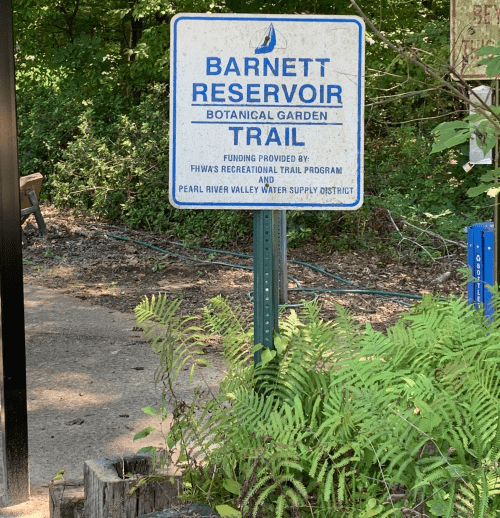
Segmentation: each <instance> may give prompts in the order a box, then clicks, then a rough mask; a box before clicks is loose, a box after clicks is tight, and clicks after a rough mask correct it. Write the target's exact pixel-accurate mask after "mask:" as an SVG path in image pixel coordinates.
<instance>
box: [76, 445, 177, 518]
mask: <svg viewBox="0 0 500 518" xmlns="http://www.w3.org/2000/svg"><path fill="white" fill-rule="evenodd" d="M151 464H152V463H151V455H148V454H130V455H124V456H123V457H112V458H106V459H99V460H88V461H86V462H85V464H84V467H83V478H84V486H85V506H84V513H85V514H84V516H85V518H137V517H138V516H142V515H144V514H147V513H151V512H153V511H159V510H162V509H169V508H170V507H172V506H173V505H175V504H176V503H178V501H177V498H176V497H177V495H178V494H179V492H180V491H181V484H182V480H181V477H180V476H174V477H173V479H174V481H173V483H171V481H170V478H172V477H169V478H166V479H165V480H161V481H159V482H150V483H147V484H144V485H141V486H140V487H138V489H136V490H135V491H134V492H133V493H132V494H130V489H132V488H133V487H134V486H135V485H136V484H137V481H138V476H140V475H149V474H150V473H151ZM127 474H131V475H132V477H128V476H127Z"/></svg>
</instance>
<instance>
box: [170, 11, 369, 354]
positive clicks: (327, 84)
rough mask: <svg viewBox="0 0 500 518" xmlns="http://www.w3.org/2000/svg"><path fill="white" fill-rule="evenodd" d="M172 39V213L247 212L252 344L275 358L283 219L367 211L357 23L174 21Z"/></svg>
mask: <svg viewBox="0 0 500 518" xmlns="http://www.w3.org/2000/svg"><path fill="white" fill-rule="evenodd" d="M170 34H171V38H172V40H171V46H170V78H171V82H170V119H169V120H170V174H169V198H170V203H171V204H172V205H173V206H174V207H176V208H178V209H226V210H252V211H254V343H255V344H262V346H263V347H264V349H263V350H265V348H267V349H273V333H274V331H275V330H277V328H278V307H279V306H278V304H279V303H282V304H286V303H288V293H287V271H286V245H285V243H286V241H285V239H286V238H285V236H286V213H285V211H287V210H299V211H306V210H307V211H309V210H357V209H359V208H360V207H361V206H362V204H363V124H364V115H363V114H364V41H365V31H364V24H363V20H361V19H360V18H358V17H356V16H347V15H338V16H317V15H307V16H305V15H300V16H299V15H271V14H268V15H250V14H217V15H212V14H198V13H179V14H177V15H176V16H174V17H173V18H172V21H171V24H170ZM214 34H217V38H214ZM261 353H262V351H260V352H257V353H256V354H255V355H254V361H255V363H259V361H261V359H262V354H261Z"/></svg>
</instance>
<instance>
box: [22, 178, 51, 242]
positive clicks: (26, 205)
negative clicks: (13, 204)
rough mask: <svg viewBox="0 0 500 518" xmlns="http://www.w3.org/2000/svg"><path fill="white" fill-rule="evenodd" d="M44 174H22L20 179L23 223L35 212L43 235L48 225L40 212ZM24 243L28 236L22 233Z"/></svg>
mask: <svg viewBox="0 0 500 518" xmlns="http://www.w3.org/2000/svg"><path fill="white" fill-rule="evenodd" d="M42 181H43V176H42V175H41V174H40V173H34V174H30V175H28V176H22V177H21V180H20V192H21V225H22V224H23V223H24V222H25V221H26V220H27V219H28V218H29V216H30V214H34V215H35V218H36V222H37V224H38V228H39V229H40V233H41V234H42V236H45V235H46V234H47V227H46V226H45V221H44V220H43V216H42V213H41V212H40V205H39V203H38V197H39V196H40V189H41V188H42ZM22 241H23V244H26V237H25V236H24V232H23V233H22Z"/></svg>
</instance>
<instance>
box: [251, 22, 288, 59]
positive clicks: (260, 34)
mask: <svg viewBox="0 0 500 518" xmlns="http://www.w3.org/2000/svg"><path fill="white" fill-rule="evenodd" d="M250 47H251V48H254V49H255V54H269V53H270V52H272V51H273V50H274V49H286V40H285V38H284V37H283V35H282V34H281V33H280V32H279V31H277V30H276V29H275V28H274V25H273V24H272V23H271V24H269V27H266V28H264V29H260V30H259V31H257V32H256V33H255V34H254V35H253V36H252V38H251V40H250Z"/></svg>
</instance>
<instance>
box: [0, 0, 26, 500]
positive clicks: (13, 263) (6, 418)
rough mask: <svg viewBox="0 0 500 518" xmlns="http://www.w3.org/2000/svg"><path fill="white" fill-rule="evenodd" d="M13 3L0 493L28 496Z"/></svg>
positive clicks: (0, 104)
mask: <svg viewBox="0 0 500 518" xmlns="http://www.w3.org/2000/svg"><path fill="white" fill-rule="evenodd" d="M16 126H17V125H16V102H15V87H14V44H13V35H12V6H11V1H10V0H0V326H1V328H0V340H1V347H0V355H1V356H0V357H1V360H0V366H1V373H0V379H1V386H0V390H1V420H2V423H1V434H0V436H1V437H0V439H1V443H2V446H1V449H0V452H1V455H2V463H1V465H2V468H3V469H2V471H3V473H2V474H3V477H2V479H3V494H2V495H1V496H0V506H6V505H14V504H18V503H21V502H24V501H26V500H28V499H29V473H28V414H27V401H26V351H25V335H24V295H23V268H22V251H21V207H20V196H19V173H18V167H17V127H16Z"/></svg>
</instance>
